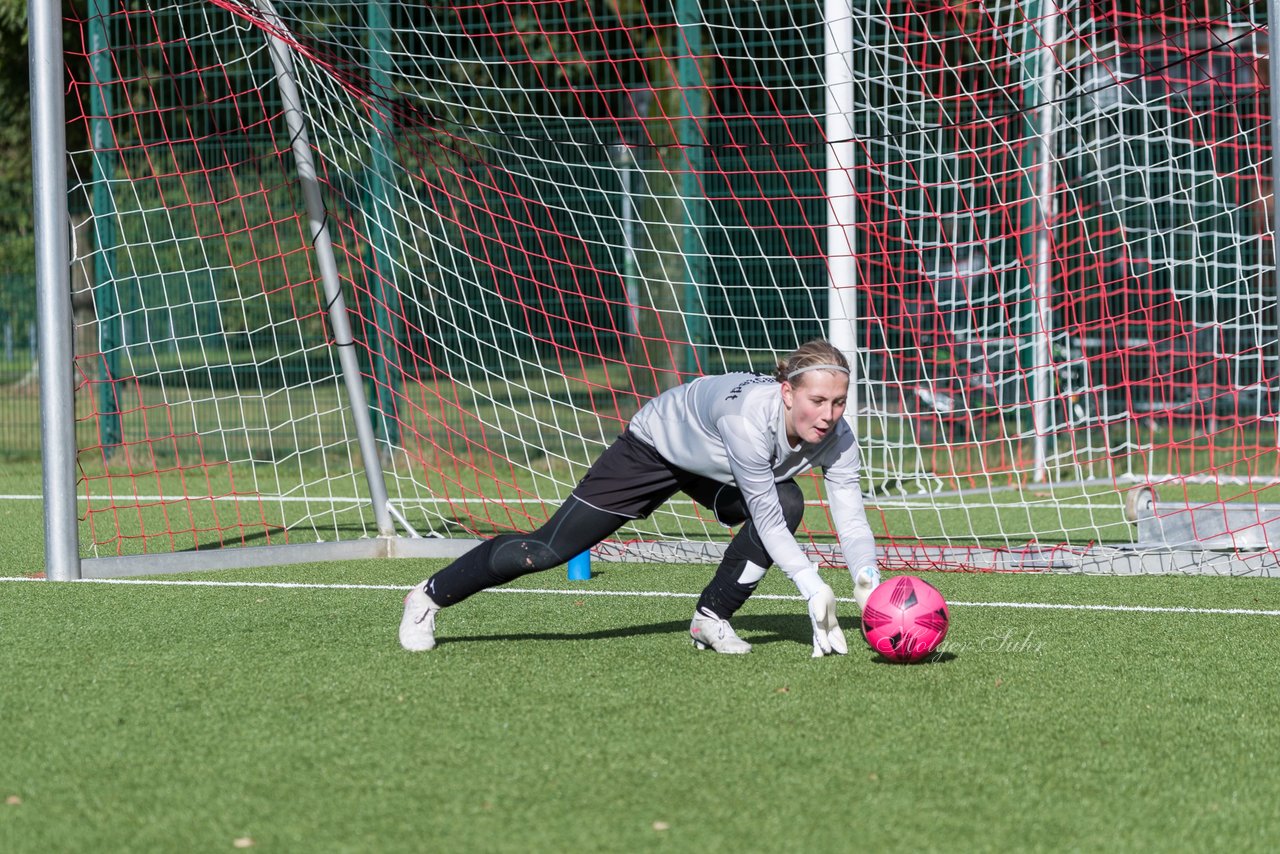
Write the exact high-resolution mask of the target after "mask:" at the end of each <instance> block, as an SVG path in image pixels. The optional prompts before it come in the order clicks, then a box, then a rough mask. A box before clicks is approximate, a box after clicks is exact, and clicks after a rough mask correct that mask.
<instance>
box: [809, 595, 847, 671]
mask: <svg viewBox="0 0 1280 854" xmlns="http://www.w3.org/2000/svg"><path fill="white" fill-rule="evenodd" d="M809 619H810V620H811V621H812V622H813V657H814V658H822V656H824V655H833V654H834V655H844V654H846V653H847V652H848V651H849V643H848V641H846V640H845V639H844V632H843V631H841V629H840V624H839V623H838V622H836V594H835V593H833V592H832V590H831V585H829V584H823V585H822V586H821V587H819V588H818V589H817V590H816V591H815V592H814V594H813V595H812V596H810V597H809Z"/></svg>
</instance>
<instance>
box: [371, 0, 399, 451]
mask: <svg viewBox="0 0 1280 854" xmlns="http://www.w3.org/2000/svg"><path fill="white" fill-rule="evenodd" d="M368 13H369V31H368V51H369V70H370V77H369V82H370V85H371V89H372V91H373V94H374V95H375V99H374V100H375V103H377V100H378V99H377V97H376V96H379V95H381V96H382V98H383V102H384V103H386V104H390V101H391V95H392V89H391V41H390V39H389V37H388V36H389V31H390V26H391V24H390V19H389V17H388V15H387V4H386V0H371V2H370V3H369V8H368ZM370 121H371V123H372V125H373V127H372V132H371V134H370V140H369V154H370V159H371V161H372V163H371V165H370V168H369V170H368V171H367V172H366V177H367V179H368V182H369V187H368V191H367V192H366V193H365V194H364V197H363V199H362V200H361V203H362V206H363V208H364V221H365V228H366V230H367V231H368V232H369V235H368V236H369V248H370V251H371V252H372V255H373V258H372V260H373V263H372V265H371V270H372V279H373V281H372V282H371V283H370V284H371V288H370V293H371V294H372V295H373V298H374V323H375V324H376V326H377V330H376V334H375V336H374V341H373V361H374V365H373V372H374V377H375V398H376V400H377V404H376V405H377V408H378V414H379V416H380V418H381V421H382V435H383V438H384V439H385V440H386V442H387V444H388V445H389V446H391V447H396V446H398V445H399V444H400V419H399V418H398V417H397V414H396V398H397V397H398V396H399V395H400V394H401V393H402V389H403V371H402V370H401V367H400V357H399V352H398V351H397V349H396V342H397V341H399V340H400V317H399V315H398V314H396V312H394V311H392V310H390V306H391V304H392V300H394V299H395V297H396V295H397V294H398V293H399V288H397V287H396V284H395V275H396V273H395V265H394V264H393V259H392V252H391V239H392V235H393V234H394V233H395V221H394V219H393V218H392V215H391V211H392V210H393V209H394V207H393V202H394V200H393V198H392V189H393V187H394V186H395V184H394V179H393V174H392V160H391V155H390V153H389V152H388V151H387V140H388V139H390V138H391V130H392V128H391V122H390V121H389V119H388V117H387V115H386V112H385V110H374V111H373V114H372V115H371V117H370Z"/></svg>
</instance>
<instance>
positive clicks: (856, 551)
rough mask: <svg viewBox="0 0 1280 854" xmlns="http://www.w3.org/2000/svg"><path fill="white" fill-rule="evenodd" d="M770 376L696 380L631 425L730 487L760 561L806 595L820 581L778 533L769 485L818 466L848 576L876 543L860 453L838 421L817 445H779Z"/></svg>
mask: <svg viewBox="0 0 1280 854" xmlns="http://www.w3.org/2000/svg"><path fill="white" fill-rule="evenodd" d="M784 411H785V410H784V407H783V404H782V393H781V390H780V388H779V385H778V382H777V380H775V379H774V378H773V377H769V376H763V375H760V374H748V373H734V374H723V375H719V376H707V377H700V378H698V379H696V380H693V381H692V382H689V383H686V384H685V385H682V386H679V387H677V388H673V389H670V390H669V391H666V392H663V393H662V394H660V395H658V396H657V397H655V398H654V399H653V400H651V401H649V402H648V403H646V404H645V405H644V406H643V407H642V408H641V409H640V411H639V412H637V413H636V414H635V417H633V418H632V419H631V424H630V429H631V432H632V433H633V434H634V435H635V436H636V438H638V439H640V440H641V441H643V442H645V443H647V444H649V445H651V446H652V447H653V448H654V449H656V450H657V451H658V453H659V454H661V455H662V456H663V458H665V459H666V460H668V461H669V462H671V463H672V464H673V465H676V466H678V467H680V468H682V469H684V470H685V471H689V472H693V473H694V474H699V475H702V476H703V477H707V478H711V479H712V480H717V481H720V482H721V483H728V484H733V485H735V486H737V487H738V489H739V490H741V492H742V495H743V498H744V499H745V501H746V505H747V510H748V512H749V513H750V515H751V519H752V520H753V521H754V522H755V525H756V529H757V530H758V531H759V533H760V539H761V542H762V543H763V544H764V547H765V550H766V551H768V553H769V556H770V557H772V558H773V559H774V561H775V562H776V563H777V564H778V566H779V567H780V568H781V569H782V571H783V572H784V573H786V575H787V577H788V578H790V579H791V580H792V581H793V582H795V584H796V586H797V587H799V588H800V592H801V593H802V594H803V595H804V596H805V598H808V597H809V596H812V595H813V593H814V592H815V590H816V589H817V587H818V586H819V585H821V584H822V581H821V579H820V578H819V577H818V573H817V570H816V569H815V568H814V566H813V564H812V562H810V560H809V558H808V557H807V556H806V555H805V553H804V552H803V550H801V548H800V545H799V543H797V542H796V539H795V537H794V536H793V535H792V534H791V532H790V531H789V530H787V523H786V519H785V518H784V517H783V514H782V506H781V504H780V502H779V501H778V491H777V486H776V484H777V483H779V482H781V481H785V480H789V479H791V478H793V477H795V476H796V475H798V474H803V473H804V472H807V471H810V470H812V469H815V468H818V467H821V468H822V473H823V477H824V479H825V482H826V492H827V501H828V503H829V505H830V507H831V515H832V518H833V519H834V520H835V526H836V533H837V535H838V536H839V538H840V549H841V551H842V552H843V553H844V558H845V562H846V564H847V565H848V567H849V572H850V574H851V575H856V573H857V572H858V570H860V569H861V568H863V567H867V566H871V567H873V566H875V563H876V560H875V537H874V536H873V535H872V533H871V526H870V525H869V524H868V522H867V514H866V509H865V507H864V506H863V503H862V489H861V486H860V485H859V480H860V477H861V472H862V457H861V455H860V453H859V451H858V443H857V441H856V439H855V438H854V435H853V431H852V430H851V429H850V427H849V425H848V423H846V422H845V421H843V420H841V421H840V422H839V423H837V424H836V426H835V429H833V430H831V431H830V432H829V433H828V434H827V435H826V436H824V437H823V438H822V441H820V442H817V443H814V444H810V443H807V442H801V443H800V445H798V446H796V447H792V446H791V445H790V443H789V442H788V441H787V430H786V422H785V420H784Z"/></svg>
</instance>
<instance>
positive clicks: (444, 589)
mask: <svg viewBox="0 0 1280 854" xmlns="http://www.w3.org/2000/svg"><path fill="white" fill-rule="evenodd" d="M777 490H778V500H779V503H780V504H781V505H782V513H783V516H784V517H785V519H786V521H787V527H788V529H789V530H790V531H791V532H792V533H794V532H795V530H796V529H797V528H798V527H799V526H800V521H801V519H803V518H804V493H803V492H802V491H801V489H800V487H799V485H797V484H796V482H795V481H794V480H787V481H783V482H782V483H779V484H778V485H777ZM684 491H685V492H686V493H687V494H688V495H689V496H690V497H691V498H693V499H694V500H695V501H697V502H698V503H699V504H702V505H703V506H705V507H707V508H708V509H710V510H712V511H713V512H714V513H715V515H716V518H717V519H718V520H719V521H720V522H721V523H723V524H725V525H730V526H733V525H742V527H741V528H740V529H739V530H738V533H737V534H736V535H734V537H733V539H732V540H730V541H729V546H728V548H726V549H725V553H724V557H723V558H722V559H721V561H720V566H719V568H717V570H716V574H715V577H714V578H712V579H711V583H710V584H708V585H707V587H706V589H704V590H703V591H702V596H701V598H700V599H699V600H698V607H699V608H701V609H706V610H707V611H710V612H711V613H713V614H715V615H716V616H718V617H720V618H722V619H726V620H727V619H729V618H730V617H732V616H733V615H734V614H735V613H737V611H738V609H739V608H741V607H742V605H743V604H744V603H745V602H746V601H747V599H748V598H749V597H750V596H751V594H752V592H753V591H754V590H755V589H756V586H757V585H758V584H759V583H760V576H761V575H763V571H764V570H765V569H767V568H768V567H769V566H770V565H771V564H772V563H773V559H772V558H771V557H769V553H768V552H767V551H766V550H765V547H764V543H763V542H761V540H760V534H759V532H758V531H757V530H756V526H755V523H754V522H752V521H751V519H750V518H749V517H748V515H747V507H746V502H745V501H744V500H743V497H742V493H741V492H740V491H739V490H738V489H737V487H734V486H728V485H725V484H721V483H717V482H715V481H711V480H707V479H706V478H697V479H696V480H695V481H693V482H690V483H687V484H685V488H684ZM629 521H631V518H630V517H628V516H622V515H619V514H617V513H610V512H608V511H605V510H600V509H597V508H595V507H592V506H591V505H590V504H587V503H585V502H584V501H582V500H580V499H579V498H577V497H576V496H574V495H571V496H569V499H568V501H566V502H565V503H564V505H563V506H561V507H560V509H559V510H557V511H556V512H555V515H553V516H552V517H551V518H550V519H549V520H547V523H546V524H545V525H543V526H542V527H540V528H538V529H537V530H536V531H532V532H530V533H528V534H503V535H501V536H498V537H494V538H493V539H491V540H486V541H485V542H483V543H481V544H480V545H478V546H476V547H475V548H474V549H472V550H471V551H469V552H467V553H466V554H465V555H463V556H462V557H460V558H458V559H457V560H455V561H454V562H453V563H451V564H449V565H448V566H446V567H445V568H444V569H442V570H440V571H439V572H437V573H436V574H435V575H433V576H431V578H430V579H429V580H428V582H427V592H428V593H429V594H430V595H431V598H432V599H434V600H435V601H436V603H437V604H439V605H440V606H441V607H448V606H449V605H456V604H457V603H459V602H461V601H462V600H464V599H466V598H467V597H469V596H471V595H473V594H475V593H479V592H480V591H481V590H486V589H488V588H490V587H497V586H499V585H502V584H506V583H507V582H510V581H514V580H516V579H517V578H520V577H521V576H524V575H529V574H530V573H534V572H542V571H543V570H548V569H553V568H555V567H557V566H560V565H561V564H563V563H565V562H566V561H568V560H569V558H571V557H573V556H574V555H576V554H580V553H582V552H584V551H586V550H587V549H589V548H591V547H592V546H594V545H596V544H598V543H599V542H601V541H602V540H604V539H606V538H607V537H608V536H609V535H610V534H612V533H613V532H614V531H616V530H618V529H619V528H621V527H622V526H623V525H625V524H626V523H627V522H629ZM744 523H745V524H744ZM753 567H754V569H753Z"/></svg>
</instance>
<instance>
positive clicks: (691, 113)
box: [676, 0, 708, 373]
mask: <svg viewBox="0 0 1280 854" xmlns="http://www.w3.org/2000/svg"><path fill="white" fill-rule="evenodd" d="M676 23H677V25H678V26H679V30H680V34H681V37H682V39H683V41H684V46H685V49H684V51H683V52H681V54H680V56H679V58H678V60H677V61H676V85H677V87H678V88H679V90H680V117H679V119H678V120H677V121H678V126H679V140H680V146H681V148H682V150H683V151H684V154H685V158H686V159H687V168H686V169H685V172H684V176H683V179H682V180H681V188H680V196H681V199H682V200H683V202H684V216H685V222H684V233H683V235H682V238H681V247H680V248H681V252H682V254H683V255H684V259H685V272H686V275H687V279H686V281H685V293H684V322H685V329H686V330H687V332H688V336H689V347H688V349H687V350H686V351H685V353H686V356H685V366H684V370H685V371H686V372H688V373H696V372H698V371H699V370H701V366H702V363H703V359H702V357H701V349H702V347H703V346H704V345H705V344H706V343H707V337H708V336H707V331H708V330H707V310H706V303H705V300H704V297H703V292H702V290H703V283H704V282H705V281H706V279H707V254H706V251H705V245H704V242H703V229H704V227H705V224H706V204H707V202H706V196H705V194H704V193H703V189H702V175H703V173H704V172H705V165H704V162H705V159H706V154H705V136H704V133H703V126H702V116H703V113H704V112H705V111H706V107H707V88H706V85H705V82H704V81H703V79H702V69H701V68H700V67H699V64H698V59H699V57H700V56H701V54H702V9H701V6H700V0H678V2H677V3H676Z"/></svg>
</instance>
